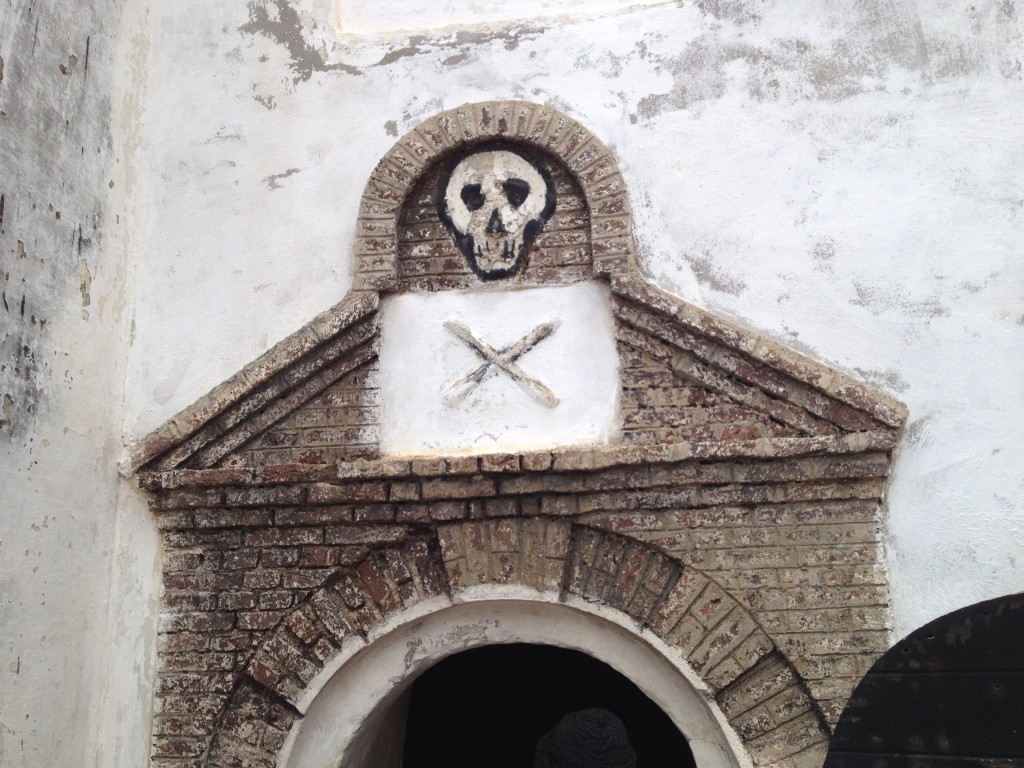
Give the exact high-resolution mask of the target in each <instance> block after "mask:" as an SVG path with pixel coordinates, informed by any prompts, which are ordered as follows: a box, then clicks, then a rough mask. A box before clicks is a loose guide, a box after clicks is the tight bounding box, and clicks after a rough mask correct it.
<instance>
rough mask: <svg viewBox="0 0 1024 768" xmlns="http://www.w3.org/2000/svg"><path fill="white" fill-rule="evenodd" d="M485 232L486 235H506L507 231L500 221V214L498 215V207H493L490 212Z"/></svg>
mask: <svg viewBox="0 0 1024 768" xmlns="http://www.w3.org/2000/svg"><path fill="white" fill-rule="evenodd" d="M487 234H488V235H507V234H508V231H507V230H506V229H505V225H504V224H502V223H501V216H499V215H498V209H497V208H495V209H494V210H493V211H492V212H491V218H490V220H489V221H488V222H487Z"/></svg>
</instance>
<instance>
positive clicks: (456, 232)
mask: <svg viewBox="0 0 1024 768" xmlns="http://www.w3.org/2000/svg"><path fill="white" fill-rule="evenodd" d="M438 208H439V213H440V214H441V219H442V220H443V221H444V223H445V224H446V225H447V226H448V227H449V229H451V230H452V234H453V236H454V237H455V242H456V244H457V245H458V246H459V249H460V250H461V251H462V253H463V254H464V255H465V257H466V259H467V260H468V261H469V266H470V267H472V269H473V271H474V272H475V273H476V274H477V275H479V276H480V277H481V278H482V279H484V280H494V279H498V278H502V277H510V276H512V275H514V274H515V273H516V272H518V271H519V269H520V268H521V267H522V264H523V257H524V256H525V254H526V251H527V250H528V249H529V247H530V246H531V245H532V244H533V241H534V239H535V238H536V237H537V234H538V233H539V232H540V230H541V227H543V226H544V222H545V221H547V219H548V217H550V216H551V213H552V211H554V208H555V190H554V185H553V184H552V182H551V180H550V178H549V177H548V175H547V174H546V173H544V172H543V171H542V170H541V169H540V168H539V167H538V166H537V165H535V164H534V163H532V162H530V161H529V160H527V159H526V158H525V157H524V156H522V155H520V154H519V153H517V152H513V151H510V150H505V149H501V150H486V151H479V152H474V153H473V154H470V155H467V156H466V157H464V158H463V159H462V160H461V161H459V163H458V164H457V165H456V166H455V167H454V168H453V169H452V171H451V173H450V174H449V175H448V178H447V181H446V182H443V184H442V188H441V199H440V201H439V205H438Z"/></svg>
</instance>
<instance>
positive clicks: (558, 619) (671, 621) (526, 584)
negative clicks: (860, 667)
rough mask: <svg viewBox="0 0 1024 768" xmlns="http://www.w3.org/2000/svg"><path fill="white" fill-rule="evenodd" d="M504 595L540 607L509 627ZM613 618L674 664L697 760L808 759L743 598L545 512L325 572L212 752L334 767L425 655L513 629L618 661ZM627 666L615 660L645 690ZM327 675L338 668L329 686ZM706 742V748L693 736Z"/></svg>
mask: <svg viewBox="0 0 1024 768" xmlns="http://www.w3.org/2000/svg"><path fill="white" fill-rule="evenodd" d="M506 601H510V604H511V603H517V604H518V603H525V604H531V603H537V604H538V605H534V606H532V609H531V610H529V612H528V614H526V615H527V616H529V618H528V619H527V620H525V621H520V622H519V623H518V624H516V619H515V618H514V616H515V615H516V614H515V611H510V610H503V608H502V604H503V603H505V602H506ZM477 603H479V606H478V607H476V608H470V609H466V607H465V606H467V605H468V606H473V605H475V604H477ZM448 611H451V612H452V616H448V615H447V613H446V612H448ZM567 613H576V614H579V613H582V614H586V615H588V616H591V617H593V618H592V620H588V621H589V623H588V621H583V622H582V623H581V622H580V621H578V620H576V619H573V618H571V617H569V616H567V615H566V614H567ZM460 614H461V615H460ZM427 616H430V617H433V621H434V625H433V628H431V626H428V622H427V620H426V619H425V618H424V617H427ZM510 622H511V623H512V624H513V625H514V626H511V627H510V626H505V627H504V628H503V629H500V630H499V627H501V625H502V623H504V624H506V625H508V624H509V623H510ZM574 622H575V623H574ZM602 623H605V624H608V629H607V630H604V629H601V626H602ZM566 626H569V627H580V628H579V629H577V630H576V631H571V632H566ZM588 627H592V628H588ZM612 627H614V628H615V629H614V631H615V632H618V633H625V635H626V636H633V637H634V639H636V640H637V642H640V643H643V644H646V646H647V647H648V648H649V649H650V654H649V655H651V657H652V658H654V657H655V656H656V655H658V654H660V656H661V657H662V658H663V660H664V661H663V663H662V664H661V666H662V667H664V668H665V669H669V668H671V667H672V666H673V665H675V669H676V672H675V677H676V678H677V680H676V682H675V683H674V685H675V686H676V688H677V690H676V695H681V696H684V697H688V701H689V703H688V705H687V706H684V707H677V708H676V709H675V710H674V712H675V715H676V718H677V720H678V721H679V722H678V723H677V724H678V725H679V726H680V728H681V730H682V731H683V733H684V735H686V736H687V737H688V738H689V739H690V740H691V741H692V742H694V743H695V746H696V749H698V751H700V750H704V753H703V754H702V757H703V760H702V764H706V765H709V766H723V767H724V766H729V765H741V764H742V763H743V760H742V759H741V758H739V757H738V756H737V754H734V752H733V750H734V747H735V746H736V745H738V744H742V746H743V748H744V749H741V750H737V752H738V754H743V753H744V751H745V752H746V753H748V754H749V755H750V756H751V757H752V758H753V761H754V763H755V764H756V765H780V764H789V765H814V764H820V762H821V760H822V759H823V756H824V750H825V747H826V745H827V738H828V730H827V727H826V725H825V723H824V721H823V719H822V717H821V714H820V712H819V711H818V710H817V708H816V707H815V705H814V703H813V701H812V699H811V698H810V696H809V695H808V693H807V691H806V690H805V688H804V686H803V684H802V683H801V681H800V679H799V676H798V675H797V674H796V673H795V672H794V671H793V669H792V668H791V667H790V665H789V664H788V662H787V661H786V660H785V658H784V657H783V656H782V654H780V653H779V652H778V650H777V649H776V648H775V646H774V644H773V643H772V641H771V640H770V638H769V637H768V636H767V635H766V634H765V633H764V631H763V630H761V629H760V628H759V627H758V625H757V622H756V621H755V620H754V618H753V617H752V616H751V615H750V613H749V612H748V611H747V610H746V609H745V608H744V607H743V606H742V605H740V604H739V603H738V602H737V601H736V600H735V599H733V598H732V597H730V596H729V595H728V594H727V593H726V592H725V591H724V590H722V589H721V588H719V587H718V586H717V585H716V584H714V582H712V581H711V580H710V579H708V578H707V577H706V576H705V575H703V574H701V573H700V572H698V571H696V570H694V569H691V568H685V567H684V566H682V564H681V563H679V562H678V561H677V560H675V559H673V558H671V557H668V556H666V555H665V554H664V553H662V552H660V551H658V550H656V549H654V548H653V547H651V546H649V545H646V544H643V543H640V542H636V541H631V540H629V539H625V538H623V537H621V536H618V535H616V534H612V533H609V532H606V531H601V530H598V529H594V528H590V527H587V526H581V525H574V524H572V523H570V522H568V521H566V520H558V519H546V518H534V519H505V520H491V521H477V522H462V523H455V524H448V525H442V526H439V527H438V529H437V538H436V539H428V540H425V539H422V538H411V539H409V540H407V541H406V542H404V543H403V544H402V545H401V546H396V547H388V548H385V549H383V550H379V551H376V552H374V553H372V554H370V555H369V556H367V557H366V558H365V559H363V560H362V561H361V562H360V563H358V564H355V565H354V566H352V567H350V568H346V569H344V570H343V571H342V572H340V573H339V574H337V575H336V576H335V577H334V578H333V579H332V580H331V581H330V582H329V583H328V584H327V585H325V586H324V587H322V588H320V589H319V590H317V591H315V592H313V593H312V594H311V595H310V596H309V597H308V598H306V599H305V600H304V601H303V602H302V603H301V604H300V605H299V606H297V607H296V608H294V609H293V610H291V611H290V612H288V613H287V614H286V615H285V616H284V617H283V619H282V620H281V622H280V623H279V625H278V626H277V628H276V629H275V630H274V631H273V632H272V633H270V634H269V636H268V637H267V638H266V639H265V640H264V641H263V642H262V643H261V644H260V646H259V648H258V649H257V650H256V652H255V654H254V655H253V657H252V659H251V661H250V662H249V664H248V666H247V667H246V669H245V672H244V674H243V678H242V681H241V682H240V684H239V685H238V687H237V688H236V690H235V693H234V694H233V696H232V698H231V699H230V700H229V702H228V703H227V705H226V707H225V710H224V712H223V713H222V715H221V716H220V718H219V722H218V724H217V726H216V728H215V730H214V733H213V735H212V744H211V749H210V753H209V761H208V764H209V765H216V766H221V765H223V766H229V765H239V764H242V765H252V766H259V765H267V766H270V765H278V764H283V765H296V766H297V765H303V766H309V765H318V764H320V762H319V760H318V758H317V756H319V758H320V759H322V761H323V764H324V765H327V764H332V765H336V764H338V763H339V761H341V760H342V759H343V758H344V757H345V755H344V745H346V744H348V743H349V742H351V743H354V744H358V743H359V741H360V740H359V735H360V729H361V728H364V727H365V724H366V719H367V718H369V716H370V715H371V714H372V713H373V712H374V710H376V709H379V707H380V705H382V704H383V703H386V702H387V701H388V699H389V697H392V698H393V696H394V695H395V693H396V692H400V691H401V690H402V689H403V688H404V687H405V686H406V685H407V684H408V682H410V681H411V679H413V678H414V677H415V675H416V674H417V673H418V671H422V668H423V666H424V665H425V664H429V663H431V662H432V661H436V660H437V658H439V657H443V656H445V655H448V654H450V653H453V652H455V651H457V650H460V649H466V648H471V647H476V646H478V645H482V644H487V643H490V642H499V641H502V640H504V641H505V642H508V641H509V638H518V639H523V638H525V639H526V640H528V641H547V642H550V643H554V644H561V645H568V646H572V645H575V646H576V647H580V648H584V649H587V650H591V652H596V653H600V651H599V650H596V649H600V648H602V647H603V648H604V653H605V654H607V655H608V656H609V658H607V659H605V660H606V661H607V662H608V663H610V664H612V665H613V666H614V665H619V664H623V663H626V662H625V661H624V658H625V657H623V658H616V653H615V651H614V649H615V648H617V647H618V646H616V645H615V644H614V643H613V644H612V645H605V646H602V642H601V637H602V636H603V634H604V633H605V632H606V631H607V632H612V631H613V630H612V629H611V628H612ZM403 628H407V630H404V631H403ZM581 633H582V634H581ZM591 634H592V635H593V637H589V636H588V635H591ZM389 636H391V637H390V639H389V640H387V638H388V637H389ZM453 638H454V639H453ZM382 640H387V642H384V643H382V642H381V641H382ZM410 643H411V644H410ZM388 644H390V646H389V645H388ZM388 647H390V652H392V653H394V652H395V650H396V649H397V650H398V652H399V656H400V657H401V658H403V659H404V662H403V663H404V664H405V674H404V675H400V674H396V673H395V671H394V670H390V673H389V674H384V673H383V668H381V667H378V668H374V667H373V663H372V661H368V660H367V658H366V657H367V655H368V654H369V655H370V656H371V657H372V655H373V654H371V652H370V651H369V650H368V649H369V648H378V649H380V650H379V651H378V653H379V654H384V655H386V654H387V653H388V652H389V651H388V650H387V648H388ZM410 649H417V650H416V651H415V652H414V651H412V650H410ZM417 653H419V654H420V655H419V657H418V658H416V654H417ZM403 654H404V655H403ZM637 664H638V662H634V663H633V664H629V663H626V666H627V671H630V672H631V673H632V674H634V675H635V676H637V677H639V678H640V679H641V682H645V684H647V685H650V686H654V687H655V688H656V687H657V686H656V684H655V682H654V679H653V678H652V679H648V680H646V681H644V679H643V678H644V677H645V675H644V673H643V672H642V671H641V667H638V666H637ZM332 680H340V682H339V683H336V684H334V688H333V690H331V686H332ZM367 687H369V690H367ZM325 690H326V691H327V693H324V691H325ZM659 692H660V693H661V694H662V695H663V696H666V695H667V694H666V691H665V690H659ZM701 692H703V693H701ZM321 699H322V700H321ZM669 704H670V705H671V702H669ZM306 716H308V717H309V718H310V719H311V721H312V722H311V724H309V725H308V726H304V725H303V724H302V722H301V721H302V719H303V718H304V717H306ZM304 728H305V731H304ZM289 733H291V737H290V743H289V736H288V734H289ZM709 738H710V739H711V743H712V744H713V746H711V747H709V746H707V745H706V744H703V743H702V742H704V741H707V740H708V739H709ZM286 743H288V749H287V750H286V751H285V752H284V754H283V755H282V750H284V749H285V745H286ZM293 752H294V754H292V753H293ZM708 761H710V762H708ZM343 764H351V763H343ZM356 764H358V763H356Z"/></svg>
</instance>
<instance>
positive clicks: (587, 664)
mask: <svg viewBox="0 0 1024 768" xmlns="http://www.w3.org/2000/svg"><path fill="white" fill-rule="evenodd" d="M409 694H410V701H409V708H408V716H407V720H406V728H405V747H404V750H403V758H404V759H403V768H475V767H476V766H480V765H488V766H490V767H491V768H527V767H528V766H530V765H531V764H532V760H533V752H534V746H535V745H536V743H537V741H538V739H540V737H541V736H542V735H543V734H544V733H546V732H547V731H548V730H549V729H550V728H552V727H553V726H554V725H555V724H556V723H558V721H559V720H560V719H561V718H562V717H563V716H564V715H565V714H567V713H568V712H572V711H574V710H579V709H587V708H590V707H601V708H603V709H607V710H609V711H611V712H613V713H614V714H615V715H617V716H618V717H619V719H620V720H622V722H623V724H624V725H625V726H626V732H627V733H628V734H629V741H630V744H631V745H632V747H633V750H634V751H635V752H636V754H637V760H638V763H639V765H641V766H644V768H691V767H693V766H695V765H696V764H695V763H694V760H693V755H692V753H691V752H690V748H689V745H688V744H687V743H686V739H685V738H684V737H683V735H682V734H681V733H680V732H679V729H678V728H676V726H675V725H674V724H673V723H672V721H671V719H669V717H668V716H667V715H666V714H665V713H664V712H663V711H662V710H661V709H660V708H659V707H658V706H657V705H656V704H655V703H654V702H652V701H651V700H650V699H649V698H648V697H647V696H646V695H645V694H644V693H643V691H641V690H640V689H639V688H638V687H637V686H636V685H635V684H634V683H633V682H632V681H630V680H629V679H628V678H627V677H625V676H624V675H622V674H620V673H618V672H616V671H615V670H614V669H612V668H611V667H610V666H608V665H607V664H604V663H603V662H600V661H598V660H597V659H594V658H593V657H591V656H588V655H587V654H585V653H581V652H579V651H573V650H569V649H566V648H555V647H551V646H544V645H529V644H525V643H513V644H509V645H491V646H485V647H482V648H475V649H473V650H470V651H464V652H463V653H460V654H456V655H455V656H450V657H448V658H447V659H444V660H442V661H441V662H439V663H438V664H436V665H434V666H433V667H431V668H430V669H428V670H427V671H426V672H424V673H423V675H421V676H420V678H419V679H417V680H416V682H415V683H414V684H413V685H412V688H411V689H410V691H409Z"/></svg>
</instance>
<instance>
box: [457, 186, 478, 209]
mask: <svg viewBox="0 0 1024 768" xmlns="http://www.w3.org/2000/svg"><path fill="white" fill-rule="evenodd" d="M461 196H462V202H463V203H465V204H466V207H467V208H469V210H471V211H479V210H480V209H481V208H483V206H484V192H483V188H482V187H481V186H480V185H479V184H467V185H466V186H464V187H463V188H462V193H461Z"/></svg>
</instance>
